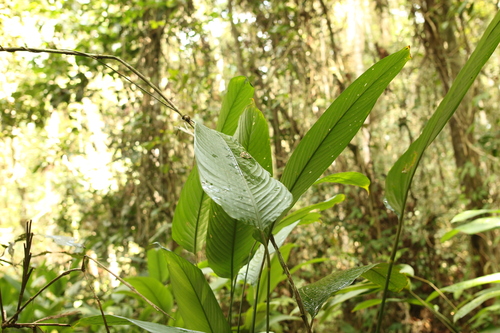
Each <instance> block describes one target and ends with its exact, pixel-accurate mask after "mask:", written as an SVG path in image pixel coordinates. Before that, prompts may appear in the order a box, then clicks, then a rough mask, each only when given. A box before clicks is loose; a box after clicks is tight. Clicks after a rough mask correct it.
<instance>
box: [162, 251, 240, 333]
mask: <svg viewBox="0 0 500 333" xmlns="http://www.w3.org/2000/svg"><path fill="white" fill-rule="evenodd" d="M162 249H163V254H164V255H165V259H166V260H167V262H168V267H169V271H170V280H171V284H172V291H173V293H174V296H175V299H176V301H177V304H178V306H179V312H180V314H181V316H182V319H184V323H185V324H186V327H187V328H189V329H194V330H200V331H202V332H206V333H230V332H231V329H230V327H229V324H228V323H227V321H226V319H225V318H224V314H223V313H222V310H221V308H220V306H219V304H218V303H217V299H216V298H215V295H214V293H213V291H212V289H211V288H210V286H209V284H208V282H207V280H206V279H205V277H204V275H203V273H202V272H201V270H200V269H199V268H198V267H196V266H194V265H193V264H191V263H190V262H188V261H187V260H185V259H183V258H181V257H179V256H178V255H177V254H175V253H173V252H171V251H169V250H167V249H165V248H162Z"/></svg>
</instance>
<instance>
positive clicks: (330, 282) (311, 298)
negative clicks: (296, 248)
mask: <svg viewBox="0 0 500 333" xmlns="http://www.w3.org/2000/svg"><path fill="white" fill-rule="evenodd" d="M375 266H377V264H373V265H368V266H363V267H355V268H351V269H347V270H345V271H340V272H335V273H332V274H330V275H328V276H326V277H324V278H322V279H321V280H319V281H316V282H314V283H311V284H309V285H307V286H304V287H302V288H300V289H299V292H300V295H301V297H302V301H303V302H304V307H305V309H306V311H307V312H309V314H310V315H311V317H313V318H314V317H315V316H316V315H317V314H318V312H319V310H320V309H321V307H322V306H323V304H324V303H325V302H326V300H327V299H328V298H330V296H332V295H333V294H334V293H335V292H337V291H339V290H340V289H343V288H345V287H347V286H348V285H350V284H352V283H353V282H354V280H356V279H357V278H358V277H359V276H360V275H361V274H363V273H365V272H366V271H368V270H370V269H371V268H373V267H375Z"/></svg>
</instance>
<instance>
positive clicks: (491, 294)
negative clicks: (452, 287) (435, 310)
mask: <svg viewBox="0 0 500 333" xmlns="http://www.w3.org/2000/svg"><path fill="white" fill-rule="evenodd" d="M497 297H500V290H498V289H493V290H488V291H487V292H485V293H482V295H480V296H478V297H476V298H474V299H473V300H471V301H470V302H467V303H466V304H465V305H464V306H462V307H461V308H460V309H458V311H457V312H456V313H455V315H454V316H453V322H454V323H456V322H457V320H459V319H460V318H463V317H465V316H466V315H468V314H469V313H470V312H471V311H472V310H474V309H475V308H477V307H478V306H479V305H481V304H482V303H484V302H486V301H487V300H489V299H492V298H497Z"/></svg>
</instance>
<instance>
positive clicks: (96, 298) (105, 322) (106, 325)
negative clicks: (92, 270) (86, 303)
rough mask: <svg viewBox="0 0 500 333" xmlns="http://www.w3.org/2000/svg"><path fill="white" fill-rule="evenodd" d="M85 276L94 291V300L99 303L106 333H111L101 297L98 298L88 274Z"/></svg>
mask: <svg viewBox="0 0 500 333" xmlns="http://www.w3.org/2000/svg"><path fill="white" fill-rule="evenodd" d="M83 274H84V276H85V279H86V280H87V283H88V285H89V288H90V290H92V294H93V295H94V299H95V300H96V301H97V306H98V307H99V311H100V312H101V317H102V322H103V323H104V327H106V332H108V333H111V332H110V331H109V326H108V322H107V320H106V315H105V314H104V310H103V309H102V304H101V300H100V299H99V297H97V294H96V292H95V289H94V287H93V286H92V283H91V282H90V281H89V278H88V276H87V274H86V273H83Z"/></svg>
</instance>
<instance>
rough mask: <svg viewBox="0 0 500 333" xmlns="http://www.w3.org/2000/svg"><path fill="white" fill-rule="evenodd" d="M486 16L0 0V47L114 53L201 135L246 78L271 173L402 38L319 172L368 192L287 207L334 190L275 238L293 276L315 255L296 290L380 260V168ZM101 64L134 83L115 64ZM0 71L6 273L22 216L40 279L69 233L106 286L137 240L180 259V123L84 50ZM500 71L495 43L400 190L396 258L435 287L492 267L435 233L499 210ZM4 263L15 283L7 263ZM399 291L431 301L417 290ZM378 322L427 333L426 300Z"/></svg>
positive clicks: (485, 254)
mask: <svg viewBox="0 0 500 333" xmlns="http://www.w3.org/2000/svg"><path fill="white" fill-rule="evenodd" d="M498 8H499V3H498V2H497V1H453V0H421V1H397V0H371V1H369V0H352V1H333V0H332V1H329V0H312V1H274V0H271V1H251V0H249V1H232V0H228V1H215V2H212V1H203V0H199V1H189V0H185V1H184V0H179V1H176V0H168V1H102V0H94V1H85V0H80V1H76V0H68V1H44V0H41V1H10V0H6V1H4V2H3V3H2V4H0V29H1V31H2V32H3V34H2V39H1V42H0V43H1V46H3V47H12V46H27V47H33V48H60V49H73V50H78V51H82V52H88V53H98V54H111V55H116V56H118V57H120V58H122V59H123V60H125V61H127V62H129V63H130V64H132V65H133V66H134V67H135V68H136V69H137V70H139V71H140V72H141V73H143V74H144V75H145V76H146V77H147V78H149V79H150V80H151V81H152V82H153V83H155V84H156V85H158V86H159V87H160V88H161V90H162V91H164V92H165V94H166V95H167V96H168V97H169V98H171V99H172V100H173V101H174V103H175V104H176V105H177V107H178V108H179V109H180V110H182V112H183V113H185V114H188V115H190V116H191V117H192V118H193V119H194V120H196V121H199V122H203V123H204V124H205V125H206V126H209V127H212V128H215V125H214V124H215V122H216V120H217V116H218V112H219V110H220V104H221V99H222V93H223V92H224V90H225V89H226V88H227V84H228V82H229V80H230V79H231V78H232V77H235V76H237V75H245V76H246V77H248V78H249V81H250V82H251V83H252V85H253V86H254V87H255V103H256V105H257V107H259V109H260V110H262V112H263V114H264V116H265V118H266V119H267V120H268V122H269V124H270V127H271V128H270V130H271V146H272V150H273V156H275V161H274V170H275V175H276V176H279V175H280V173H281V171H282V170H283V167H284V165H285V164H286V162H287V160H288V157H289V154H290V152H291V151H292V150H293V149H294V147H296V146H297V144H298V142H299V141H300V140H301V139H302V137H303V136H304V134H305V132H306V131H307V130H308V129H309V128H310V127H311V126H312V124H313V123H314V122H315V121H316V120H317V119H318V118H319V116H320V115H321V113H322V112H323V111H324V110H325V109H326V108H327V107H328V106H329V105H330V103H331V102H332V101H333V100H334V99H335V98H336V97H337V96H338V95H339V94H340V93H341V92H342V91H343V90H344V89H345V88H346V87H347V86H349V84H350V83H351V82H352V81H354V80H355V79H356V78H357V77H358V76H359V75H360V74H362V73H363V72H364V71H365V70H366V69H367V68H368V67H369V66H371V65H372V64H373V63H375V62H376V61H378V60H379V59H381V58H383V57H385V56H387V55H388V54H390V53H393V52H396V51H397V50H400V49H401V48H403V47H404V46H406V45H410V46H411V54H412V60H411V61H410V62H409V63H408V64H407V65H406V66H405V68H404V69H403V70H402V71H401V73H400V74H399V75H398V76H397V77H396V78H395V80H394V81H393V82H392V83H391V84H390V85H389V88H388V89H387V90H386V91H385V92H384V94H383V95H382V96H381V97H380V99H379V101H378V102H377V104H376V105H375V108H374V109H373V111H372V113H371V114H370V116H369V118H368V119H367V121H366V122H365V124H364V125H363V127H362V129H361V130H360V132H359V133H358V135H357V136H356V137H355V138H354V140H353V141H352V142H351V144H349V146H348V149H346V150H345V151H344V153H343V154H342V155H341V156H340V157H339V158H338V159H337V160H336V161H335V163H334V164H332V166H331V167H330V169H329V170H328V172H329V173H335V172H343V171H358V172H361V173H363V174H365V175H367V176H368V177H369V178H370V180H371V186H370V193H369V194H368V193H367V192H366V191H364V190H362V189H357V188H354V187H348V186H343V185H331V184H330V185H328V186H326V185H324V186H318V187H315V188H313V190H310V191H309V192H307V193H306V194H305V195H304V198H303V199H302V200H304V201H305V202H308V203H315V202H320V201H323V200H325V199H326V198H329V197H331V196H332V195H333V194H335V193H339V192H341V193H345V194H346V200H345V202H343V203H342V204H341V205H338V206H336V207H335V208H334V209H332V210H327V211H325V212H323V214H322V217H321V221H320V222H317V223H313V224H310V225H307V226H304V227H302V228H299V229H297V230H295V231H294V232H293V233H292V235H291V236H290V237H289V239H288V242H290V243H294V244H295V247H294V248H293V249H292V250H291V255H290V260H289V264H290V265H291V266H294V265H296V264H299V263H301V262H303V261H305V260H309V259H312V258H319V257H321V258H328V259H329V260H328V261H326V262H323V263H320V264H315V265H314V266H312V265H310V266H307V267H304V268H303V269H302V270H300V271H299V272H297V273H296V274H297V277H298V278H299V279H301V280H302V281H304V282H311V281H315V280H317V279H318V278H319V277H321V276H324V275H326V274H328V273H330V272H332V271H334V270H336V269H345V268H348V267H353V266H357V265H361V264H369V263H373V262H378V261H386V260H387V259H388V256H389V253H390V247H391V245H392V235H393V234H394V230H395V226H396V223H397V222H396V217H395V216H394V214H393V213H391V212H390V211H389V210H387V209H386V208H385V206H384V203H383V197H384V179H385V176H386V174H387V172H388V170H389V169H390V167H391V166H392V164H393V163H394V162H395V161H396V160H397V158H398V157H399V156H401V154H402V153H403V152H404V151H405V150H406V148H407V147H408V146H409V144H410V143H411V142H413V140H414V139H415V138H416V137H417V136H418V135H419V133H420V131H421V129H422V128H423V126H424V125H425V122H426V121H427V120H428V119H429V117H430V115H431V114H432V112H433V111H434V110H435V109H436V107H437V105H438V104H439V102H440V101H441V100H442V98H443V96H444V95H445V93H446V92H447V91H448V89H449V88H450V86H451V83H452V82H453V79H454V78H455V77H456V75H457V74H458V71H459V70H460V68H461V67H462V66H463V64H464V63H465V61H466V60H467V59H468V57H469V55H470V53H471V52H472V50H473V49H474V46H475V45H476V44H477V41H478V40H479V38H480V37H481V34H482V33H483V31H484V29H485V28H486V26H487V24H488V22H489V21H490V20H491V19H492V17H493V15H494V14H495V13H496V11H497V10H498ZM107 63H108V64H109V65H111V66H112V67H114V68H116V69H117V70H119V71H120V72H123V73H125V74H126V75H128V76H130V77H131V79H132V80H133V81H134V82H137V83H139V82H138V78H137V77H136V76H135V75H134V74H133V73H130V72H128V71H127V69H126V68H124V67H123V66H120V64H118V63H111V62H107ZM0 68H1V72H0V106H1V107H0V117H1V132H0V151H1V153H0V198H1V199H0V216H1V220H0V223H1V225H0V228H1V229H0V231H1V233H0V244H3V245H4V247H5V251H4V256H3V257H2V258H3V259H5V260H8V261H10V262H19V260H20V258H21V256H22V250H21V246H22V245H21V243H17V244H15V246H12V247H9V243H10V242H13V241H14V240H15V239H16V238H17V237H18V236H19V235H21V234H23V230H24V223H25V221H26V220H33V229H34V232H35V233H36V234H38V235H39V236H40V237H37V238H36V242H37V243H38V245H37V246H39V252H42V251H49V252H50V253H47V254H45V255H42V256H40V257H39V258H38V259H39V260H40V261H42V260H43V261H46V262H48V263H50V265H52V266H51V267H55V270H56V271H57V269H58V268H57V267H59V268H60V269H62V268H63V267H65V265H66V264H65V263H66V262H67V260H68V259H67V257H66V256H65V254H64V253H62V254H57V252H60V251H61V246H60V245H57V244H55V243H54V242H53V241H52V239H50V238H44V237H42V236H43V235H56V236H71V237H74V238H75V239H77V240H78V241H79V242H81V243H82V244H84V245H85V251H86V252H87V254H89V255H91V256H93V257H94V258H99V259H100V260H102V261H103V262H106V261H107V264H108V265H109V266H110V267H111V269H112V270H114V271H115V272H117V273H118V274H120V275H122V276H134V275H140V274H142V272H143V271H144V269H145V249H146V248H147V247H148V245H150V244H151V243H153V242H159V243H161V244H162V245H164V246H166V247H168V248H171V249H176V248H177V245H176V243H175V242H174V241H173V240H172V237H171V223H172V218H173V215H174V211H175V207H176V203H177V201H178V199H179V194H180V191H181V189H182V186H183V184H184V182H185V180H186V178H187V175H188V173H189V171H190V169H191V167H192V166H193V161H194V158H193V145H192V137H191V136H189V135H187V134H186V133H185V132H184V131H182V130H180V129H179V127H183V126H184V125H183V121H182V120H181V119H180V117H179V116H178V115H177V114H175V113H174V112H171V111H170V110H168V109H165V108H164V107H163V106H162V105H161V104H159V103H158V102H157V101H155V100H154V99H152V98H151V96H149V95H147V94H143V93H142V92H141V91H140V90H139V89H137V87H135V86H133V85H130V84H128V83H127V82H126V81H124V80H123V79H122V78H121V77H119V76H118V75H117V74H116V73H115V72H113V71H111V70H109V68H106V67H104V66H103V65H102V64H100V63H99V62H96V61H94V60H93V59H89V58H85V57H73V56H64V55H54V54H34V53H27V52H23V53H14V54H9V53H6V52H1V53H0ZM499 74H500V57H498V50H497V51H496V52H495V53H494V55H493V56H492V58H491V59H490V61H489V62H488V63H487V64H486V66H485V67H484V68H483V70H482V72H481V74H480V76H479V77H478V79H477V80H476V81H475V83H474V85H473V86H472V88H471V91H470V93H469V94H467V95H466V98H465V99H464V101H463V103H462V104H461V106H460V107H459V109H458V110H457V112H456V114H455V115H454V117H453V118H452V119H451V120H450V123H449V126H447V127H446V128H445V130H444V131H443V133H442V134H441V135H440V136H438V138H437V139H436V141H435V142H434V143H433V144H432V145H431V146H430V147H429V149H428V150H427V152H426V154H425V155H424V158H423V160H422V162H421V166H420V168H419V169H418V172H417V174H416V178H415V181H414V184H413V186H412V190H411V193H410V200H409V205H408V209H407V212H406V214H407V216H406V218H407V222H406V225H405V232H404V236H403V239H402V245H401V249H400V251H399V252H398V262H403V263H405V264H408V265H411V266H412V267H413V269H414V271H415V275H418V276H421V277H425V278H426V279H427V280H429V281H432V283H433V284H434V285H438V286H440V287H444V286H447V285H450V284H452V283H456V282H458V281H461V280H465V279H470V278H473V277H477V276H482V275H485V274H490V273H494V272H498V271H499V267H498V264H499V263H498V259H499V258H500V257H499V253H498V251H499V250H498V242H499V238H498V233H497V232H495V231H491V232H487V233H482V234H480V235H465V234H460V235H457V236H456V237H454V238H451V239H450V240H447V241H446V242H441V241H440V238H441V237H442V236H443V235H444V234H445V233H446V232H448V231H449V230H451V229H452V224H451V223H450V221H451V219H452V218H453V216H455V215H456V214H457V213H460V212H462V211H464V210H467V209H480V208H498V207H499V184H500V182H499V176H498V175H499V174H500V173H499V165H500V164H499V163H498V162H499V154H500V152H499V145H500V128H499V125H500V114H499V113H498V112H497V110H498V107H499V102H500V94H499V88H500V85H499V80H498V77H499ZM7 249H11V250H12V251H13V252H12V253H10V252H9V251H7ZM64 249H65V250H67V251H70V252H71V251H74V249H73V248H71V247H65V248H64ZM178 251H181V249H178ZM197 259H198V260H203V258H197ZM47 265H48V264H47ZM2 271H4V272H6V273H5V274H7V273H8V274H11V275H12V276H15V274H16V270H15V269H13V268H12V267H8V266H5V265H4V263H2ZM2 274H4V273H2ZM95 274H96V275H97V276H99V275H101V280H100V281H101V283H97V284H96V285H95V287H96V289H97V291H98V292H99V293H102V295H103V296H102V297H103V298H106V297H107V296H108V297H111V296H110V295H112V294H113V290H114V288H115V287H116V286H117V284H116V281H112V280H109V281H108V280H107V279H109V277H108V276H107V273H106V272H102V271H101V272H98V271H96V272H95ZM73 285H76V284H75V283H73ZM78 286H79V287H81V286H80V285H78ZM75 288H76V287H75ZM282 289H286V284H283V286H282ZM415 290H416V291H417V292H418V293H421V294H422V295H428V294H430V293H431V292H432V291H433V290H432V289H431V288H430V287H429V286H428V285H427V284H424V283H422V284H418V283H417V284H416V285H415ZM106 295H107V296H106ZM51 301H52V302H55V301H54V300H51ZM87 301H88V302H87ZM78 302H80V303H78V304H76V303H73V304H72V305H73V306H74V307H80V308H81V307H82V306H83V307H84V305H82V304H84V303H86V302H87V303H89V304H90V303H92V297H91V296H88V295H87V296H85V297H83V298H81V299H80V298H79V299H78ZM70 303H71V302H70ZM353 304H355V303H353ZM353 304H350V303H346V304H343V305H342V308H341V310H340V311H336V312H333V313H332V314H331V316H330V317H329V318H328V321H327V323H332V322H334V323H336V325H337V327H343V328H342V329H339V330H340V331H348V329H349V328H352V329H355V330H361V329H362V328H363V327H364V326H363V325H367V324H366V318H374V316H375V313H376V309H375V308H373V309H372V308H368V309H364V310H363V311H358V312H355V313H351V310H352V308H353ZM61 307H64V306H63V305H61ZM284 308H286V306H285V307H284ZM124 311H130V312H132V313H133V312H134V308H133V306H132V305H131V306H130V308H129V309H128V310H124ZM388 311H389V313H390V316H391V318H392V320H393V322H395V323H396V322H397V323H400V324H399V326H397V327H396V326H395V327H394V328H393V330H394V331H397V330H403V331H410V330H415V331H422V332H423V331H425V330H427V331H429V332H431V331H433V330H435V331H439V329H440V327H439V324H436V323H435V320H434V319H433V318H432V316H431V315H430V314H429V313H428V312H426V310H425V309H423V308H422V307H411V308H410V307H408V306H406V305H405V306H403V305H401V306H397V305H393V306H392V308H391V309H389V310H388ZM285 312H287V311H285ZM492 318H493V317H492ZM492 320H498V318H497V319H492ZM342 325H344V326H342ZM433 325H436V326H433ZM291 327H293V325H292V326H291ZM433 327H434V328H433ZM289 331H290V332H291V331H292V328H290V330H289Z"/></svg>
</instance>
